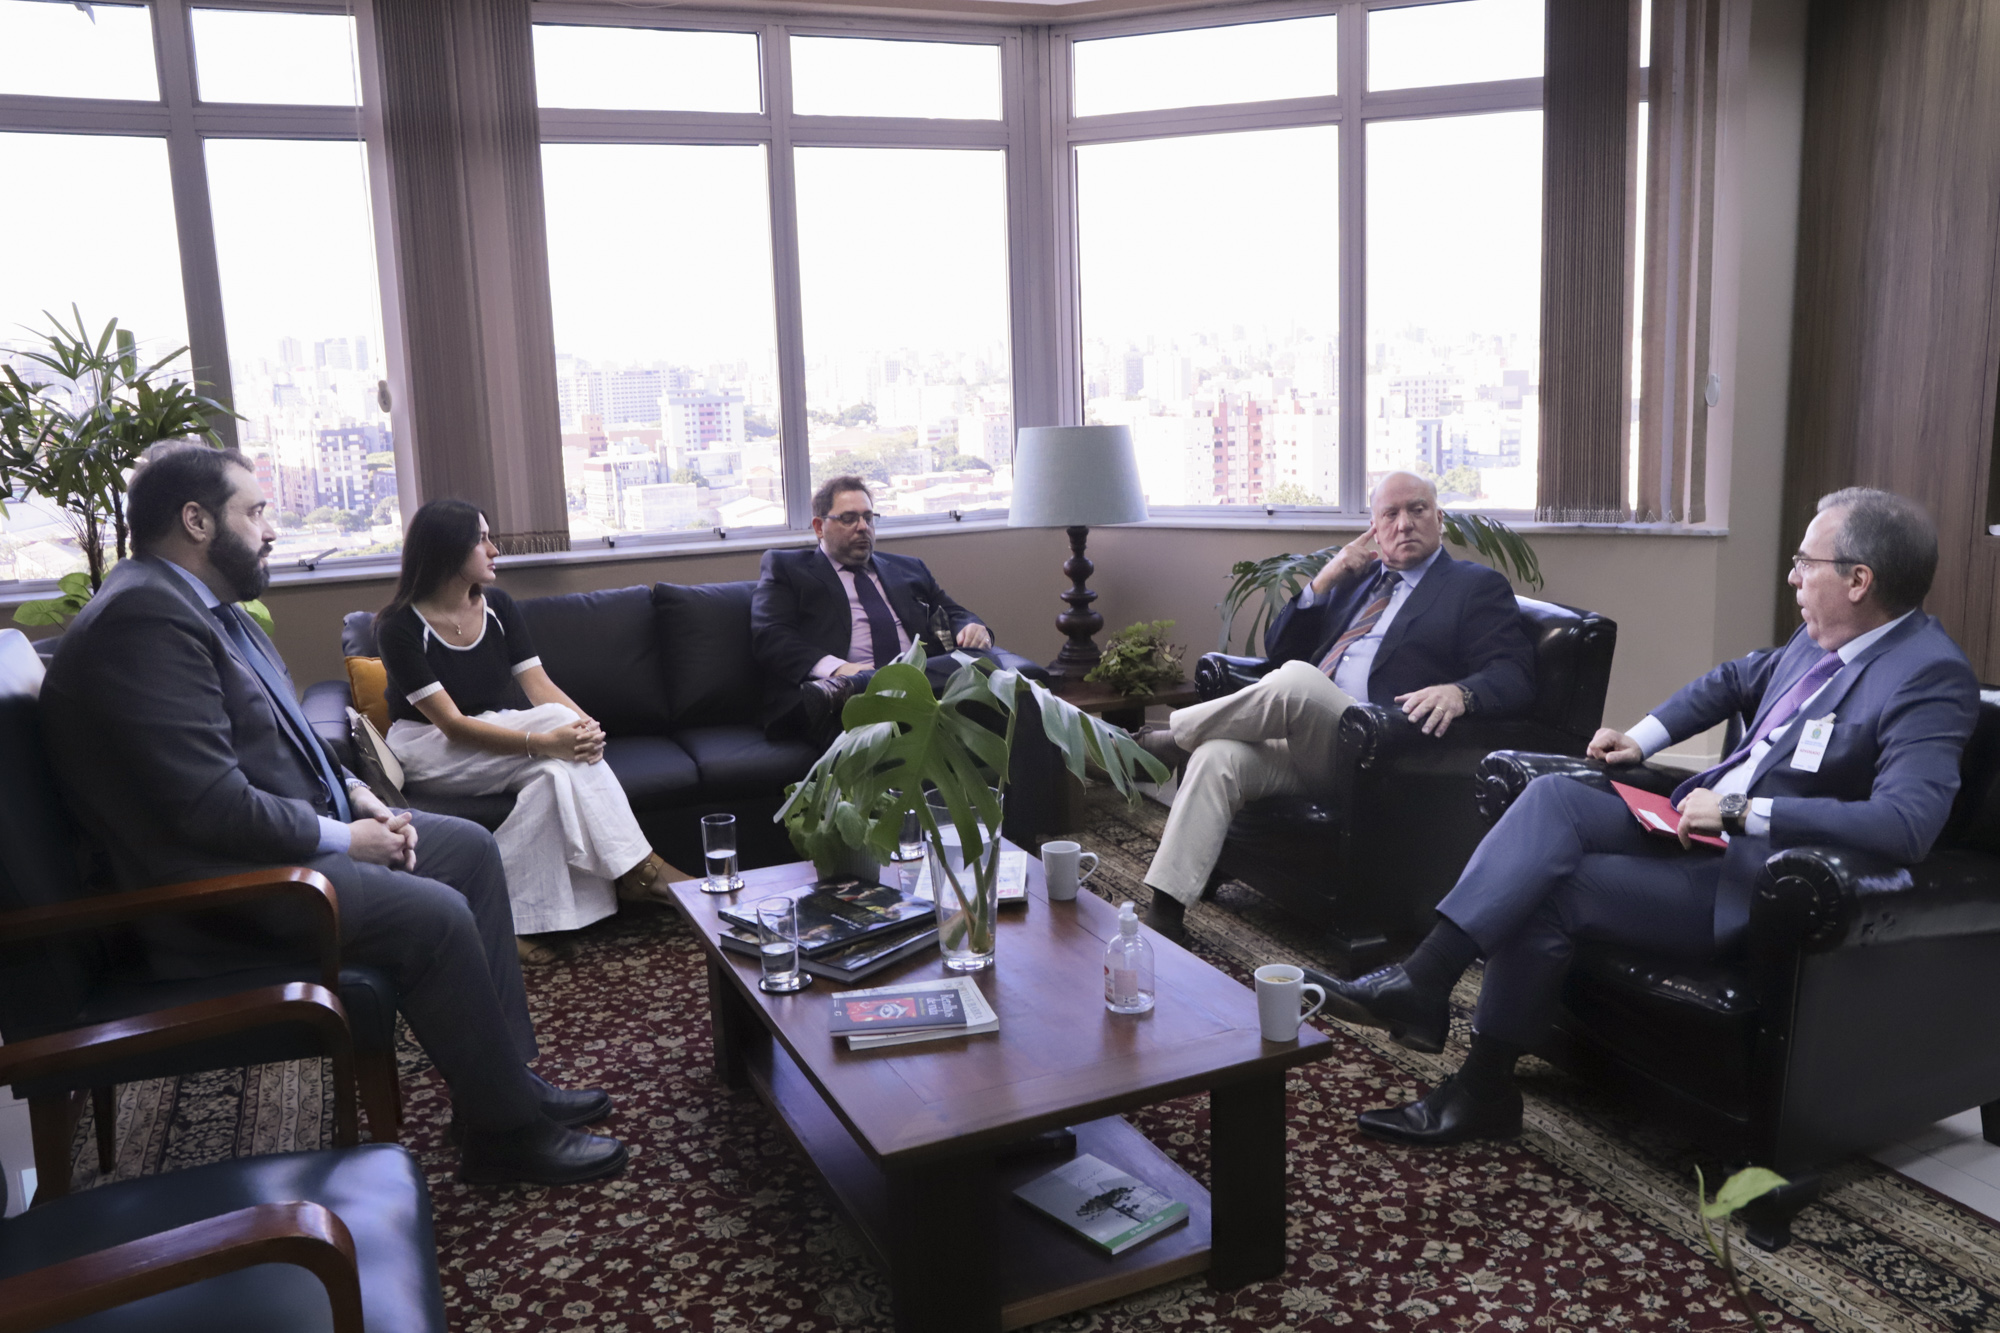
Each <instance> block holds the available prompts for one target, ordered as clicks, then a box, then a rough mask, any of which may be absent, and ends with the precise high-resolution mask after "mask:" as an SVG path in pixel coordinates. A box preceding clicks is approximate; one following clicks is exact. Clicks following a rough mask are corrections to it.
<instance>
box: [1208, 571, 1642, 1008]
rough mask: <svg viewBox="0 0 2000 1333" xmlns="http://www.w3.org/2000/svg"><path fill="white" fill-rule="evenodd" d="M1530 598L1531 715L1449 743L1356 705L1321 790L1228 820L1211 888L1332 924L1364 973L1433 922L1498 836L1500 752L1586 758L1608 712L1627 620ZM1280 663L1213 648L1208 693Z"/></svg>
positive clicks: (1340, 960) (1526, 614)
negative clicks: (1483, 765)
mask: <svg viewBox="0 0 2000 1333" xmlns="http://www.w3.org/2000/svg"><path fill="white" fill-rule="evenodd" d="M1518 600H1519V602H1520V606H1521V621H1522V627H1523V628H1524V629H1525V630H1526V631H1527V633H1528V637H1529V639H1530V641H1531V642H1533V644H1534V647H1535V701H1534V704H1533V705H1532V706H1531V707H1530V708H1529V710H1528V712H1527V713H1526V714H1525V715H1523V716H1521V717H1517V718H1511V719H1505V720H1496V719H1493V718H1483V717H1480V716H1478V715H1477V714H1474V715H1472V716H1470V717H1464V718H1460V719H1459V720H1458V721H1456V722H1454V723H1453V724H1452V726H1451V729H1450V731H1449V732H1448V733H1447V734H1446V735H1445V736H1444V738H1443V739H1441V740H1440V739H1438V738H1436V737H1431V736H1425V735H1424V734H1423V733H1422V731H1421V730H1420V729H1419V728H1418V727H1416V726H1414V725H1412V724H1411V723H1410V721H1409V720H1408V719H1406V718H1405V717H1404V716H1403V715H1402V713H1400V712H1398V711H1395V710H1392V709H1385V708H1381V707H1378V706H1376V705H1374V704H1367V703H1364V704H1359V705H1357V706H1355V707H1354V708H1350V709H1349V710H1348V711H1347V713H1346V714H1345V715H1344V716H1343V717H1342V718H1341V722H1340V740H1339V744H1338V747H1337V753H1336V755H1335V758H1334V763H1333V768H1332V771H1331V772H1329V773H1328V774H1327V775H1326V782H1325V784H1324V786H1323V787H1322V789H1321V790H1318V791H1315V792H1313V793H1311V794H1310V795H1306V796H1279V797H1272V798H1270V799H1268V800H1262V801H1253V802H1251V803H1250V804H1249V805H1247V806H1245V807H1244V808H1243V810H1242V811H1241V813H1239V814H1238V815H1237V817H1236V819H1235V820H1234V822H1232V823H1231V824H1230V826H1229V839H1228V841H1227V842H1226V843H1225V844H1224V846H1223V849H1222V856H1221V859H1220V860H1219V861H1218V862H1217V863H1216V868H1215V873H1214V875H1213V876H1211V878H1210V881H1209V883H1210V889H1211V891H1212V890H1213V889H1214V887H1215V886H1216V885H1219V884H1221V883H1223V882H1225V881H1227V880H1232V879H1233V880H1240V881H1242V882H1243V883H1245V884H1248V885H1250V886H1251V887H1253V888H1255V889H1256V890H1258V892H1260V893H1262V894H1264V895H1265V896H1266V897H1268V898H1271V899H1273V900H1274V901H1276V902H1277V903H1278V904H1279V905H1280V906H1282V907H1284V908H1285V909H1286V910H1288V911H1290V912H1292V913H1293V914H1295V915H1297V916H1298V917H1300V918H1302V919H1303V920H1305V921H1307V922H1309V923H1311V924H1314V925H1324V926H1325V927H1326V928H1327V931H1328V944H1329V946H1330V947H1331V949H1332V951H1333V952H1334V954H1335V955H1336V960H1337V966H1338V967H1340V968H1341V970H1343V971H1346V972H1349V973H1351V974H1352V973H1359V972H1365V971H1367V970H1369V969H1370V968H1373V967H1376V966H1378V965H1379V964H1381V963H1383V962H1386V961H1388V960H1389V959H1390V958H1391V957H1393V956H1395V955H1396V953H1397V951H1398V950H1399V949H1400V948H1401V947H1402V946H1403V945H1405V944H1407V943H1409V942H1411V941H1413V940H1414V939H1415V938H1416V937H1417V936H1419V935H1421V934H1422V933H1423V932H1424V931H1425V930H1427V929H1429V927H1430V924H1431V920H1432V909H1433V908H1435V907H1436V906H1437V903H1438V900H1439V899H1440V898H1442V897H1444V895H1445V894H1446V893H1447V892H1449V891H1450V889H1451V886H1452V884H1453V883H1454V882H1455V881H1456V880H1457V879H1458V874H1459V872H1460V871H1461V870H1463V869H1464V868H1465V863H1466V861H1467V860H1468V859H1470V858H1471V856H1472V851H1473V849H1474V848H1475V847H1477V846H1478V845H1479V839H1480V838H1481V837H1482V836H1483V835H1484V834H1485V831H1486V826H1485V825H1484V824H1483V823H1482V822H1481V821H1480V818H1479V812H1478V809H1477V808H1476V806H1475V804H1474V802H1473V776H1474V774H1475V773H1476V772H1477V770H1478V768H1479V763H1480V761H1481V760H1482V759H1484V758H1485V757H1486V756H1487V755H1488V754H1489V753H1491V752H1492V751H1494V750H1496V749H1528V748H1533V749H1536V750H1547V751H1552V752H1555V753H1559V754H1576V755H1580V754H1582V753H1583V751H1584V747H1585V746H1587V745H1588V744H1589V743H1590V737H1591V735H1592V733H1593V732H1595V731H1596V730H1597V728H1598V726H1599V725H1600V724H1601V723H1602V721H1603V718H1604V695H1605V691H1606V689H1608V688H1609V686H1610V681H1611V656H1612V653H1613V651H1614V650H1615V649H1616V647H1617V644H1618V625H1617V623H1616V622H1615V621H1612V620H1610V619H1607V618H1606V617H1604V616H1600V615H1597V614H1595V613H1594V612H1590V611H1579V610H1577V609H1575V608H1574V607H1568V606H1560V605H1558V604H1556V603H1554V602H1543V601H1537V600H1535V599H1533V598H1530V597H1522V598H1519V599H1518ZM1275 665H1276V664H1275V663H1272V662H1270V661H1269V660H1268V659H1265V658H1256V657H1232V656H1229V655H1227V654H1223V653H1209V654H1207V655H1206V656H1204V657H1203V658H1202V659H1201V660H1200V661H1199V662H1198V663H1196V665H1195V676H1194V680H1195V689H1196V692H1197V693H1199V694H1200V695H1201V697H1202V698H1203V699H1204V700H1207V699H1216V698H1220V697H1222V696H1223V695H1225V694H1231V693H1234V692H1235V691H1237V690H1240V689H1242V688H1244V687H1245V686H1246V685H1249V684H1251V683H1253V682H1255V681H1257V680H1259V679H1261V678H1262V677H1263V676H1264V674H1265V673H1266V672H1268V671H1270V670H1272V669H1273V667H1274V666H1275ZM1531 737H1532V738H1533V739H1532V740H1530V739H1529V738H1531Z"/></svg>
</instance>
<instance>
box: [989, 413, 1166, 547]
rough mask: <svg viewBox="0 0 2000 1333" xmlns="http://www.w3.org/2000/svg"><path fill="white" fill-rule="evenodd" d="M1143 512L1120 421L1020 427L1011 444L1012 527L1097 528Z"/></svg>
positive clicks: (1128, 439)
mask: <svg viewBox="0 0 2000 1333" xmlns="http://www.w3.org/2000/svg"><path fill="white" fill-rule="evenodd" d="M1145 517H1146V492H1145V491H1144V490H1143V489H1141V487H1140V485H1139V460H1138V458H1137V457H1136V456H1135V455H1134V454H1133V452H1132V432H1131V431H1130V430H1129V429H1128V428H1126V427H1124V426H1023V427H1022V428H1021V430H1020V434H1019V435H1018V436H1017V437H1016V440H1015V446H1014V498H1013V499H1012V500H1011V501H1010V502H1009V507H1008V510H1007V526H1009V527H1013V528H1078V527H1083V528H1095V527H1102V526H1103V525H1105V524H1107V523H1137V522H1140V521H1141V520H1143V519H1144V518H1145Z"/></svg>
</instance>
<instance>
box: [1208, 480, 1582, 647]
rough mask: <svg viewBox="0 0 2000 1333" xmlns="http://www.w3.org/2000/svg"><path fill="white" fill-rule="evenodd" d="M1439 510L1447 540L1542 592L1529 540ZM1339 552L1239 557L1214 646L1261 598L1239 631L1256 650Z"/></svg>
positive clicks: (1480, 518) (1225, 643)
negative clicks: (1246, 625)
mask: <svg viewBox="0 0 2000 1333" xmlns="http://www.w3.org/2000/svg"><path fill="white" fill-rule="evenodd" d="M1438 514H1439V516H1440V517H1441V518H1442V519H1443V521H1444V539H1445V540H1446V541H1448V542H1450V543H1451V544H1452V545H1453V546H1457V547H1462V548H1464V549H1466V550H1469V551H1473V552H1475V553H1476V554H1478V555H1482V556H1484V557H1486V559H1488V560H1489V561H1491V562H1492V563H1493V565H1494V567H1495V568H1497V569H1499V570H1500V572H1501V573H1503V574H1511V575H1512V576H1513V577H1514V578H1516V579H1518V580H1520V581H1521V582H1522V583H1525V584H1527V585H1528V586H1529V587H1530V588H1533V589H1534V590H1535V591H1536V592H1540V591H1541V590H1542V583H1543V579H1542V565H1541V561H1540V560H1538V559H1536V557H1535V548H1534V547H1532V546H1530V545H1529V544H1528V539H1527V538H1525V537H1523V536H1522V535H1521V534H1520V533H1518V532H1516V531H1514V529H1512V528H1510V527H1508V526H1507V525H1506V524H1505V523H1502V522H1501V521H1500V520H1499V519H1497V518H1488V517H1486V515H1484V514H1469V513H1465V512H1462V511H1460V510H1456V509H1440V510H1439V511H1438ZM1339 552H1340V547H1338V546H1326V547H1322V548H1320V549H1319V550H1317V551H1303V552H1300V551H1294V552H1288V553H1287V554H1284V555H1274V556H1268V557H1266V558H1265V559H1263V560H1239V561H1237V562H1236V563H1235V564H1234V565H1232V566H1230V569H1229V576H1230V583H1229V591H1228V592H1226V593H1224V594H1223V595H1222V608H1221V609H1222V637H1221V640H1220V641H1219V642H1218V643H1217V645H1216V650H1217V651H1218V652H1225V653H1226V652H1228V651H1229V635H1230V631H1231V630H1232V629H1233V628H1234V627H1235V624H1236V613H1237V612H1239V611H1241V610H1242V609H1243V607H1244V606H1245V605H1246V604H1248V603H1249V602H1250V601H1251V599H1253V598H1258V597H1261V599H1262V600H1261V601H1259V602H1258V604H1257V609H1256V612H1255V613H1254V614H1253V615H1252V616H1251V617H1250V625H1249V628H1247V629H1246V630H1245V631H1244V633H1243V651H1244V652H1246V653H1247V652H1252V651H1254V650H1255V645H1256V644H1257V643H1258V642H1259V640H1260V638H1261V637H1262V635H1263V633H1264V631H1265V630H1267V629H1269V628H1270V626H1271V621H1272V620H1273V619H1275V618H1276V616H1277V614H1278V612H1279V611H1281V610H1283V609H1284V606H1285V603H1287V602H1289V601H1291V600H1292V598H1294V597H1296V596H1298V595H1299V589H1301V588H1303V587H1305V585H1306V584H1307V583H1308V582H1310V581H1311V579H1312V576H1313V575H1315V574H1317V573H1319V571H1320V569H1321V568H1322V567H1323V566H1324V565H1325V564H1326V562H1327V561H1329V560H1331V559H1333V557H1334V556H1335V555H1337V554H1339Z"/></svg>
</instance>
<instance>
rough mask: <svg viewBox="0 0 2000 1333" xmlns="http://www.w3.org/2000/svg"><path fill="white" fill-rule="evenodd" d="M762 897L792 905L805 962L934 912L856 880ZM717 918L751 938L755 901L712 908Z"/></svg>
mask: <svg viewBox="0 0 2000 1333" xmlns="http://www.w3.org/2000/svg"><path fill="white" fill-rule="evenodd" d="M767 896H769V897H776V898H790V899H791V900H792V901H793V902H794V903H795V904H796V905H797V908H798V915H799V951H800V952H801V953H803V954H804V955H805V956H806V957H808V958H817V957H819V956H821V955H822V954H829V953H832V952H834V951H835V950H837V949H842V948H845V947H846V946H848V945H850V944H853V943H855V942H856V941H857V940H864V939H868V938H870V937H872V936H876V935H886V934H890V933H891V932H895V931H901V930H905V929H908V928H909V927H911V926H913V925H915V924H916V923H917V922H919V921H931V920H933V919H934V917H935V913H936V910H937V909H936V908H935V907H933V906H932V905H931V904H930V903H928V902H923V901H920V900H919V899H916V898H912V897H911V896H910V895H909V894H907V893H904V892H903V891H902V890H901V889H892V888H890V887H889V886H887V885H886V884H867V883H864V882H862V881H861V880H858V879H843V880H836V881H834V882H833V883H831V884H801V885H799V886H798V887H797V888H794V889H788V890H786V891H785V892H783V893H777V894H770V895H767ZM716 915H717V916H719V917H721V918H722V919H723V920H724V921H727V922H728V923H729V924H730V925H732V926H740V927H742V928H743V929H744V930H747V931H749V932H751V934H752V935H755V934H756V931H757V904H756V903H755V902H739V903H730V904H728V905H727V906H724V907H721V908H719V909H717V911H716Z"/></svg>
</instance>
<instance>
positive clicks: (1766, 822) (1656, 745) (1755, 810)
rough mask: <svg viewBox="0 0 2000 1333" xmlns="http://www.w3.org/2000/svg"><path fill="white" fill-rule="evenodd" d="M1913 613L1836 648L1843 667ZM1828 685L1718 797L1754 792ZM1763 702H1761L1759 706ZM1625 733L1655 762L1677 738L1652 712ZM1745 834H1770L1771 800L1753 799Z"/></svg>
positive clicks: (1753, 750) (1719, 788)
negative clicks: (1776, 748) (1762, 767)
mask: <svg viewBox="0 0 2000 1333" xmlns="http://www.w3.org/2000/svg"><path fill="white" fill-rule="evenodd" d="M1913 614H1914V612H1910V611H1905V612H1904V613H1903V614H1902V615H1900V616H1897V617H1896V618H1895V619H1894V620H1892V621H1890V622H1889V623H1888V624H1886V625H1877V626H1876V627H1875V628H1874V629H1871V630H1869V631H1868V632H1867V633H1866V634H1860V635H1856V636H1855V637H1854V638H1852V639H1849V640H1848V641H1847V642H1846V643H1843V644H1841V645H1840V647H1838V648H1836V649H1834V653H1835V655H1836V656H1838V657H1839V658H1840V664H1841V666H1843V667H1845V666H1846V665H1847V664H1848V663H1850V662H1852V661H1853V660H1854V659H1855V658H1857V657H1859V656H1861V654H1863V653H1865V652H1867V651H1868V649H1869V647H1870V646H1872V645H1873V644H1874V643H1875V641H1876V640H1878V639H1880V638H1881V637H1882V636H1883V635H1884V634H1887V633H1888V632H1889V631H1890V630H1892V629H1894V628H1896V626H1898V625H1900V624H1902V623H1903V622H1904V621H1905V620H1908V619H1909V618H1910V616H1911V615H1913ZM1838 674H1840V673H1839V672H1835V673H1834V675H1838ZM1831 684H1833V678H1832V677H1831V676H1830V677H1828V678H1827V682H1826V685H1831ZM1826 685H1822V686H1820V687H1819V688H1818V689H1816V690H1814V691H1813V692H1812V695H1811V697H1809V698H1808V699H1807V700H1806V701H1805V702H1804V703H1802V704H1800V705H1799V709H1798V711H1797V712H1796V713H1793V714H1792V716H1791V718H1790V720H1789V721H1787V722H1786V723H1785V725H1784V726H1782V727H1773V728H1772V729H1771V734H1770V735H1768V736H1766V737H1765V738H1764V739H1763V740H1761V741H1758V742H1757V743H1756V744H1755V745H1753V746H1751V747H1750V753H1749V754H1747V755H1745V756H1744V757H1743V761H1742V762H1741V763H1739V764H1737V765H1736V767H1734V768H1732V769H1730V770H1729V771H1728V772H1726V773H1724V774H1723V775H1722V776H1721V777H1719V778H1717V779H1716V780H1715V785H1714V786H1713V787H1710V788H1709V790H1710V791H1712V792H1714V793H1715V794H1716V795H1717V796H1734V795H1739V794H1741V793H1743V792H1746V791H1748V790H1750V778H1751V776H1752V775H1753V774H1754V773H1756V771H1757V765H1759V764H1761V763H1763V762H1764V756H1765V755H1767V754H1769V753H1770V752H1771V747H1772V746H1773V745H1776V744H1777V743H1778V742H1779V741H1780V740H1783V739H1784V735H1785V733H1786V732H1788V731H1790V730H1791V729H1792V723H1793V722H1796V721H1798V720H1799V719H1800V718H1802V717H1811V716H1812V706H1813V701H1814V700H1816V699H1818V698H1819V697H1820V695H1822V694H1824V693H1826ZM1761 702H1762V701H1761V700H1759V703H1761ZM1625 734H1626V735H1627V736H1629V737H1631V738H1632V740H1633V742H1634V743H1635V744H1637V745H1638V747H1639V753H1640V755H1641V757H1643V758H1646V759H1651V758H1652V757H1653V756H1654V755H1655V754H1657V753H1658V752H1659V751H1661V750H1664V749H1665V748H1666V747H1667V746H1668V745H1670V744H1672V743H1673V737H1671V736H1669V735H1667V729H1666V727H1664V726H1662V725H1661V723H1660V720H1659V719H1658V718H1656V717H1654V716H1653V715H1652V714H1651V713H1648V714H1646V716H1645V717H1643V718H1641V719H1640V721H1639V725H1638V726H1636V727H1634V728H1632V729H1631V730H1630V731H1628V732H1626V733H1625ZM1743 831H1744V832H1745V833H1748V834H1750V835H1751V836H1752V837H1758V838H1761V837H1764V836H1765V835H1766V834H1768V833H1770V831H1771V798H1770V797H1768V796H1753V797H1751V798H1750V809H1749V811H1748V812H1747V813H1746V814H1745V815H1744V817H1743Z"/></svg>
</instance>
